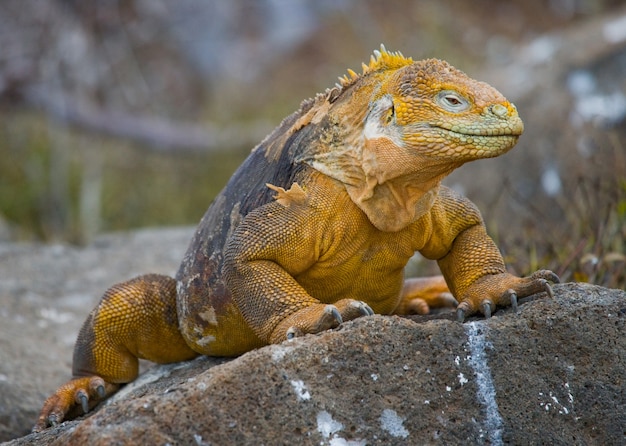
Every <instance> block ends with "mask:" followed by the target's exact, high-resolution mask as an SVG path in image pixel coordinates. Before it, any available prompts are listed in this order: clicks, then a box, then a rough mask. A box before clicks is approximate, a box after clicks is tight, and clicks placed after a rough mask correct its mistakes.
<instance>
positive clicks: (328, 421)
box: [317, 410, 343, 438]
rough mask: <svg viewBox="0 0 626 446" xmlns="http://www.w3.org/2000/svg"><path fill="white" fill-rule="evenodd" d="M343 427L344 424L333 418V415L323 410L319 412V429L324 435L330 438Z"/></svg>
mask: <svg viewBox="0 0 626 446" xmlns="http://www.w3.org/2000/svg"><path fill="white" fill-rule="evenodd" d="M341 429H343V424H341V423H340V422H339V421H336V420H334V419H333V417H332V415H331V414H329V413H328V412H326V411H325V410H322V411H321V412H319V413H318V414H317V430H318V432H319V433H320V434H322V437H324V438H328V437H330V436H331V435H332V434H334V433H335V432H339V431H340V430H341Z"/></svg>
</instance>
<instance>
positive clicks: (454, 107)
mask: <svg viewBox="0 0 626 446" xmlns="http://www.w3.org/2000/svg"><path fill="white" fill-rule="evenodd" d="M436 100H437V103H438V104H439V105H441V106H442V107H443V108H444V109H446V110H448V111H451V112H454V113H459V112H462V111H465V110H467V109H468V108H469V105H470V103H469V101H468V100H467V99H466V98H464V97H463V96H461V95H460V94H458V93H457V92H456V91H450V90H444V91H440V92H439V93H438V94H437V98H436Z"/></svg>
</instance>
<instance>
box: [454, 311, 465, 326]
mask: <svg viewBox="0 0 626 446" xmlns="http://www.w3.org/2000/svg"><path fill="white" fill-rule="evenodd" d="M456 320H457V322H461V323H463V322H465V310H464V309H463V308H457V309H456Z"/></svg>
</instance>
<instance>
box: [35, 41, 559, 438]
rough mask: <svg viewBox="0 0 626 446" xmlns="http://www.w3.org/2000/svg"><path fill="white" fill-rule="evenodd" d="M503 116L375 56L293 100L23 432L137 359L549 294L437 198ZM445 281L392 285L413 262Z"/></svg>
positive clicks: (89, 325) (96, 316)
mask: <svg viewBox="0 0 626 446" xmlns="http://www.w3.org/2000/svg"><path fill="white" fill-rule="evenodd" d="M522 131H523V123H522V121H521V119H520V118H519V116H518V113H517V110H516V108H515V106H514V105H513V104H511V103H510V102H509V101H507V100H506V99H505V98H504V97H503V96H502V95H501V94H500V93H499V92H498V91H496V90H495V89H494V88H492V87H491V86H489V85H487V84H485V83H483V82H478V81H476V80H473V79H471V78H469V77H468V76H466V75H465V74H464V73H462V72H461V71H459V70H457V69H455V68H453V67H452V66H450V65H449V64H448V63H446V62H444V61H441V60H435V59H428V60H422V61H417V62H414V61H413V60H412V59H411V58H406V57H404V56H402V54H400V53H399V52H388V51H386V50H385V48H384V46H381V50H380V51H375V52H374V55H373V56H372V57H371V59H370V62H369V64H363V72H362V74H357V73H356V72H354V71H352V70H348V74H347V75H344V76H343V77H341V78H340V82H339V83H338V84H337V85H336V86H335V87H334V88H331V89H327V90H326V91H325V92H324V93H321V94H318V95H317V96H315V97H314V98H312V99H309V100H305V101H304V102H302V104H301V106H300V109H299V110H298V111H296V112H295V113H293V114H292V115H290V116H289V117H287V118H285V119H284V120H283V121H282V123H281V124H280V125H279V126H278V127H277V128H276V129H275V130H274V131H273V132H272V133H271V134H270V135H268V136H267V137H266V138H265V139H264V140H263V141H262V142H261V143H260V144H259V145H257V146H256V147H255V148H254V149H253V150H252V152H251V153H250V155H249V156H248V158H247V159H246V160H245V161H244V163H243V164H242V165H241V166H240V167H239V169H238V170H237V171H236V172H235V173H234V175H233V176H232V178H231V179H230V181H229V182H228V184H227V185H226V187H225V188H224V189H223V190H222V191H221V192H220V194H219V195H218V196H217V197H216V198H215V200H214V201H213V202H212V204H211V205H210V207H209V208H208V210H207V211H206V214H205V215H204V217H203V218H202V220H201V222H200V224H199V226H198V228H197V230H196V233H195V235H194V237H193V238H192V240H191V243H190V245H189V248H188V250H187V253H186V255H185V257H184V259H183V261H182V263H181V266H180V269H179V271H178V273H177V275H176V278H175V279H173V278H170V277H166V276H162V275H156V274H150V275H145V276H140V277H137V278H135V279H132V280H129V281H127V282H124V283H121V284H118V285H114V286H113V287H111V288H110V289H109V290H107V291H106V293H105V294H104V296H103V297H102V300H101V301H100V303H99V304H98V305H97V307H96V308H95V309H94V310H93V311H92V312H91V314H89V316H88V318H87V320H86V321H85V323H84V325H83V327H82V329H81V330H80V333H79V335H78V340H77V342H76V346H75V349H74V358H73V375H74V379H72V380H70V381H68V382H67V383H66V384H64V385H62V386H61V387H60V388H59V389H58V390H57V391H56V392H55V393H54V394H53V395H52V396H50V397H49V398H48V399H47V400H46V402H45V403H44V406H43V409H42V411H41V414H40V416H39V419H38V421H37V423H36V425H35V427H34V428H33V430H34V431H41V430H43V429H45V428H46V427H47V426H49V425H55V424H57V423H59V422H61V421H62V420H63V419H64V417H65V416H66V414H67V412H68V411H69V410H70V409H72V408H73V407H74V406H78V408H80V406H82V409H83V410H84V411H85V412H87V411H88V410H89V408H90V407H91V406H93V404H94V403H95V402H97V401H99V400H102V399H104V398H106V397H107V396H109V395H110V394H112V393H113V392H115V391H116V390H117V389H118V388H119V387H120V385H121V384H123V383H128V382H130V381H132V380H134V379H135V378H136V376H137V373H138V358H144V359H148V360H151V361H154V362H157V363H168V362H177V361H184V360H188V359H191V358H193V357H195V356H198V355H211V356H236V355H239V354H242V353H244V352H246V351H249V350H252V349H254V348H258V347H261V346H264V345H267V344H272V343H280V342H283V341H285V340H287V339H290V338H292V337H294V336H300V335H304V334H307V333H319V332H321V331H324V330H328V329H331V328H334V327H337V326H338V325H340V324H341V323H342V322H343V321H348V320H352V319H355V318H358V317H361V316H368V315H371V314H374V313H380V314H392V313H396V314H397V313H407V312H411V311H418V312H419V311H422V312H423V311H427V309H428V305H429V304H430V305H434V304H437V303H441V302H442V301H443V303H445V302H446V299H445V298H443V297H442V296H445V293H446V292H450V293H451V294H452V295H453V296H454V298H456V301H455V304H456V303H457V302H458V306H457V318H458V320H459V321H461V322H463V320H464V319H465V318H466V317H467V316H469V315H472V314H475V313H482V314H484V316H485V317H489V316H490V315H491V313H492V312H493V311H494V310H495V308H496V307H497V306H509V305H512V306H514V307H517V299H518V297H524V296H529V295H532V294H537V293H544V294H547V295H552V291H551V287H550V285H549V281H552V282H558V280H559V279H558V277H557V276H556V275H555V274H554V273H553V272H551V271H548V270H540V271H537V272H535V273H534V274H532V275H531V276H529V277H525V278H520V277H516V276H513V275H511V274H509V273H507V272H506V269H505V265H504V262H503V259H502V256H501V254H500V253H499V251H498V249H497V247H496V245H495V243H494V242H493V241H492V239H491V238H490V237H489V236H488V235H487V233H486V230H485V225H484V223H483V221H482V217H481V215H480V213H479V211H478V210H477V208H476V207H475V206H474V205H473V204H472V203H471V202H470V201H469V200H467V199H466V198H464V197H462V196H460V195H458V194H457V193H455V192H454V191H452V190H451V189H449V188H447V187H444V186H442V185H441V181H442V179H443V178H444V177H445V176H446V175H448V174H449V173H450V172H452V171H453V170H454V169H456V168H457V167H459V166H461V165H462V164H464V163H466V162H468V161H472V160H476V159H481V158H491V157H495V156H498V155H501V154H503V153H505V152H507V151H508V150H510V149H511V148H512V147H513V146H514V145H515V143H516V142H517V140H518V138H519V136H520V135H521V133H522ZM416 251H417V252H419V253H421V254H422V255H423V256H424V257H426V258H428V259H434V260H436V261H437V262H438V265H439V267H440V269H441V272H442V274H443V276H436V277H432V278H427V279H422V280H419V279H407V280H404V277H403V269H404V267H405V265H406V264H407V261H408V260H409V258H410V257H411V256H413V255H414V253H415V252H416Z"/></svg>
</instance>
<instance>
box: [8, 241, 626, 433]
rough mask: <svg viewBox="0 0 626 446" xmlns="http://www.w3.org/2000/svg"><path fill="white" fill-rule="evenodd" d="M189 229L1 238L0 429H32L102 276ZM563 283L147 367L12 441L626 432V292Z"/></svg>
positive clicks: (143, 268) (151, 254)
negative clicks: (484, 306)
mask: <svg viewBox="0 0 626 446" xmlns="http://www.w3.org/2000/svg"><path fill="white" fill-rule="evenodd" d="M190 235H191V230H188V229H183V230H168V231H148V232H140V233H135V234H129V235H126V236H109V237H104V238H101V239H99V240H98V242H97V243H96V244H95V245H94V246H90V247H88V248H84V249H74V248H68V247H40V246H28V247H19V246H16V245H11V246H5V247H2V248H1V249H0V267H1V268H0V284H1V285H0V299H1V300H0V303H1V304H2V307H0V308H2V310H1V311H0V324H1V325H0V349H1V350H0V353H1V354H2V359H3V360H2V362H0V426H2V427H1V429H2V430H1V431H0V434H1V435H2V437H0V438H2V439H4V440H7V439H9V438H14V437H16V436H19V435H23V434H24V433H26V432H27V431H28V429H29V428H30V426H31V425H32V423H33V422H34V420H35V417H36V412H37V410H38V409H39V407H40V405H41V403H42V402H43V399H44V398H45V396H46V394H47V393H49V392H51V391H52V390H54V388H55V387H56V386H57V385H58V384H60V383H61V382H62V381H64V380H65V379H66V378H67V377H68V375H69V372H70V361H71V348H72V343H73V340H74V337H75V335H76V333H77V331H78V327H79V326H80V324H81V323H82V320H83V317H84V316H85V315H86V313H87V312H88V311H89V310H90V309H91V307H92V306H93V304H94V303H95V301H96V300H97V299H98V298H99V294H100V293H101V292H102V291H103V290H104V288H106V287H107V286H108V285H110V284H111V283H113V282H115V281H119V280H124V279H126V278H127V277H130V276H132V275H135V274H137V273H140V272H147V271H157V272H165V273H172V272H173V271H174V270H175V268H176V264H177V263H178V260H179V259H180V257H181V256H182V251H184V249H185V247H186V243H187V242H186V240H187V239H188V238H189V237H190ZM555 294H556V298H555V300H529V301H527V302H525V303H524V304H523V305H521V306H520V311H519V313H518V314H513V313H512V312H511V311H510V310H507V311H499V312H497V313H496V314H495V315H494V317H493V318H492V319H490V320H489V321H482V320H479V319H473V320H471V321H469V322H467V323H465V324H458V323H456V322H453V321H452V320H450V319H452V313H443V314H440V315H437V316H434V317H433V316H431V317H414V318H411V319H409V318H400V317H386V316H373V317H368V318H362V319H360V320H356V321H353V322H348V323H346V324H344V325H343V326H342V327H341V328H340V329H338V330H334V331H330V332H326V333H323V334H321V335H317V336H306V337H304V338H299V339H295V340H293V341H289V342H286V343H284V344H282V345H277V346H269V347H266V348H262V349H259V350H255V351H252V352H249V353H247V354H245V355H243V356H241V357H239V358H236V359H233V360H226V359H215V358H205V357H202V358H198V359H196V360H193V361H189V362H187V363H181V364H173V365H167V366H158V367H152V368H150V369H149V370H148V371H147V372H146V373H145V374H144V375H142V376H141V377H140V379H139V380H138V381H137V382H136V383H135V384H132V385H129V386H127V387H126V388H125V389H124V390H123V391H122V392H120V393H119V394H118V395H116V396H115V397H114V398H112V399H111V400H109V401H108V403H106V404H103V405H102V406H101V407H100V408H99V409H98V410H97V411H96V412H95V413H93V414H92V415H90V416H87V417H83V418H82V419H80V420H74V421H69V422H66V423H63V424H62V425H61V426H59V427H56V428H53V429H49V430H47V431H45V432H43V433H41V434H37V435H34V434H31V435H28V436H26V437H23V438H19V439H16V440H13V441H10V442H9V443H8V444H11V445H23V444H36V445H47V444H55V445H56V444H58V445H61V444H63V445H64V444H90V445H105V444H106V445H109V444H201V445H222V444H267V445H276V444H296V443H298V444H317V445H319V444H328V445H331V444H332V445H338V444H351V445H364V444H369V445H372V444H381V445H382V444H384V445H388V444H541V443H545V444H563V445H573V444H581V445H583V444H606V445H610V444H616V445H617V444H624V443H625V442H626V429H625V427H624V426H626V337H625V336H624V333H625V330H626V293H624V292H623V291H620V290H610V289H606V288H601V287H596V286H592V285H585V284H564V285H557V286H555ZM77 307H79V308H77Z"/></svg>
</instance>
